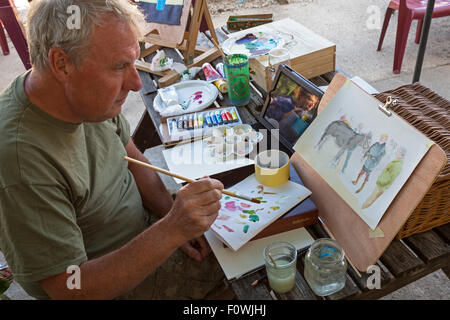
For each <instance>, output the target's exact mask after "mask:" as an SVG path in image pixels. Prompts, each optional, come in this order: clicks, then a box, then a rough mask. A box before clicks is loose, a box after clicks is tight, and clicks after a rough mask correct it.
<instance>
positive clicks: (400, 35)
mask: <svg viewBox="0 0 450 320" xmlns="http://www.w3.org/2000/svg"><path fill="white" fill-rule="evenodd" d="M411 22H412V13H411V11H409V10H408V11H407V10H405V11H402V10H399V12H398V25H397V36H396V40H395V52H394V67H393V71H394V73H395V74H399V73H400V72H401V69H402V62H403V56H404V55H405V49H406V42H407V40H408V33H409V29H410V27H411Z"/></svg>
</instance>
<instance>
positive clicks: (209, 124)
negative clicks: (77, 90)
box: [205, 114, 213, 127]
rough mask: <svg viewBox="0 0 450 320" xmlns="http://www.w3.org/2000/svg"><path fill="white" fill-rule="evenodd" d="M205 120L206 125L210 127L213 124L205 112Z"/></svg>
mask: <svg viewBox="0 0 450 320" xmlns="http://www.w3.org/2000/svg"><path fill="white" fill-rule="evenodd" d="M205 121H206V125H207V126H208V127H211V126H212V125H213V123H212V120H211V117H210V115H209V114H206V115H205Z"/></svg>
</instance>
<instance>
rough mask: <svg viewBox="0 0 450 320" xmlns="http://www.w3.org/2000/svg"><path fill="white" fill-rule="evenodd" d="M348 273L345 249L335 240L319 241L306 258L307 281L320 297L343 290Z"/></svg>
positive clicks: (313, 245)
mask: <svg viewBox="0 0 450 320" xmlns="http://www.w3.org/2000/svg"><path fill="white" fill-rule="evenodd" d="M346 271H347V261H346V260H345V253H344V249H343V248H342V247H341V246H340V245H339V243H337V242H336V241H335V240H333V239H328V238H323V239H317V240H316V241H315V242H314V243H313V244H312V245H311V247H310V248H309V250H308V252H307V254H306V256H305V279H306V281H307V282H308V284H309V286H310V287H311V289H312V290H313V291H314V293H315V294H316V295H318V296H328V295H330V294H333V293H335V292H337V291H339V290H341V289H342V288H343V287H344V286H345V275H346Z"/></svg>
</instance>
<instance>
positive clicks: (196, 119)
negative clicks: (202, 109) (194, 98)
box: [194, 114, 198, 129]
mask: <svg viewBox="0 0 450 320" xmlns="http://www.w3.org/2000/svg"><path fill="white" fill-rule="evenodd" d="M197 128H198V117H197V114H195V115H194V129H197Z"/></svg>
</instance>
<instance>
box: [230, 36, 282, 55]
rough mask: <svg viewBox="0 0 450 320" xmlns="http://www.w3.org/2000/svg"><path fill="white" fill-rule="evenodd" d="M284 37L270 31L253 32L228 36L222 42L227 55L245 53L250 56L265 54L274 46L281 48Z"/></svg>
mask: <svg viewBox="0 0 450 320" xmlns="http://www.w3.org/2000/svg"><path fill="white" fill-rule="evenodd" d="M283 45H284V39H283V38H282V37H280V36H278V35H276V34H273V33H270V32H253V33H247V34H245V35H244V36H242V34H240V35H236V36H234V37H231V38H228V39H227V40H225V41H224V42H223V44H222V49H223V51H224V52H225V54H226V55H232V54H237V53H241V54H245V55H247V56H248V57H249V59H250V58H256V57H260V56H264V55H266V54H268V53H269V51H270V50H272V49H274V48H281V47H283Z"/></svg>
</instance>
